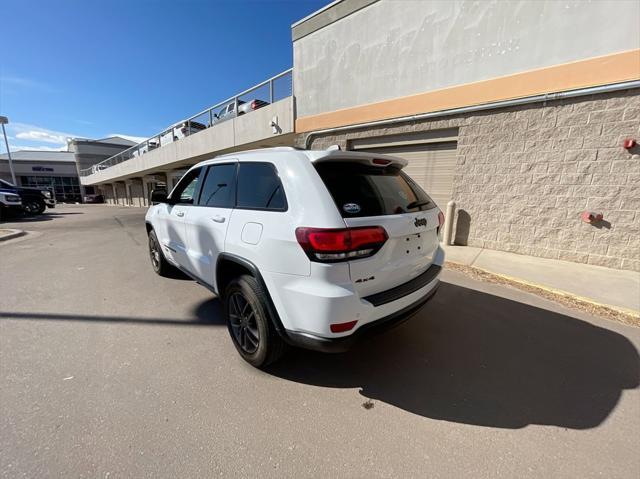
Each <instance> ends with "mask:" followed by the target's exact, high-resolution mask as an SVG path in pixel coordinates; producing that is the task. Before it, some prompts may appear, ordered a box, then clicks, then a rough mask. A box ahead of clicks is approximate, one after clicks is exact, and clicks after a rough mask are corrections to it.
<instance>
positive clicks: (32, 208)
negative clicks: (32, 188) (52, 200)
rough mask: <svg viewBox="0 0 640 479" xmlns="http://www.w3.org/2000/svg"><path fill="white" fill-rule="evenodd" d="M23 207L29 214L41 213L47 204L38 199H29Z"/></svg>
mask: <svg viewBox="0 0 640 479" xmlns="http://www.w3.org/2000/svg"><path fill="white" fill-rule="evenodd" d="M23 209H24V210H25V211H26V212H27V213H29V214H30V215H41V214H42V213H44V211H45V210H46V209H47V205H46V204H45V203H44V201H43V200H40V199H37V198H36V199H29V200H27V201H26V202H25V203H24V205H23Z"/></svg>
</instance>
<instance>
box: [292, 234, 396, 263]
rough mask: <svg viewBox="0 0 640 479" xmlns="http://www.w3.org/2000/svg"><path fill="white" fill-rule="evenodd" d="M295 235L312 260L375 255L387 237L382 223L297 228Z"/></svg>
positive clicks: (346, 258) (337, 259)
mask: <svg viewBox="0 0 640 479" xmlns="http://www.w3.org/2000/svg"><path fill="white" fill-rule="evenodd" d="M296 239H297V240H298V243H300V246H302V249H303V250H304V251H305V252H306V253H307V256H309V259H311V260H312V261H323V262H335V261H345V260H350V259H357V258H366V257H367V256H371V255H374V254H375V253H377V252H378V250H379V249H380V248H381V247H382V245H383V244H384V243H385V242H386V241H387V239H388V236H387V232H386V231H385V230H384V228H383V227H382V226H365V227H361V228H344V229H324V228H305V227H301V228H297V229H296Z"/></svg>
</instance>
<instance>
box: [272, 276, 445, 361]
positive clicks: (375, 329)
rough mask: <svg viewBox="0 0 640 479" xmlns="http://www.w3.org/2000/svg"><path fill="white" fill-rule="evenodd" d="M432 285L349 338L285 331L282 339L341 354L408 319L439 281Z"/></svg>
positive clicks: (425, 300)
mask: <svg viewBox="0 0 640 479" xmlns="http://www.w3.org/2000/svg"><path fill="white" fill-rule="evenodd" d="M433 283H434V284H433V285H432V287H431V289H429V291H428V293H427V294H426V295H425V296H423V297H422V298H420V299H419V300H417V301H415V302H414V303H412V304H410V305H409V306H406V307H404V308H402V309H401V310H399V311H396V312H394V313H392V314H390V315H388V316H385V317H383V318H380V319H378V320H376V321H373V322H370V323H367V324H365V325H363V326H361V327H360V328H358V329H357V330H356V331H355V332H354V333H353V334H351V335H349V336H341V337H337V338H325V337H322V336H316V335H314V334H310V333H303V332H298V331H286V333H285V334H284V335H283V338H284V340H285V341H286V342H287V343H288V344H290V345H291V346H295V347H299V348H304V349H311V350H314V351H320V352H323V353H342V352H345V351H348V350H349V349H351V347H352V346H353V345H354V344H355V343H356V342H358V341H360V340H362V339H363V338H366V337H370V336H373V335H375V334H378V333H382V332H384V331H387V330H389V329H391V328H393V327H395V326H398V325H399V324H401V323H403V322H405V321H406V320H408V319H410V318H411V317H412V316H413V315H414V314H416V313H417V312H418V311H420V309H422V307H423V306H424V305H425V304H426V303H427V302H428V301H429V300H430V299H431V298H433V296H434V295H435V293H436V291H437V289H438V286H440V280H439V279H437V278H436V279H435V280H434V281H433Z"/></svg>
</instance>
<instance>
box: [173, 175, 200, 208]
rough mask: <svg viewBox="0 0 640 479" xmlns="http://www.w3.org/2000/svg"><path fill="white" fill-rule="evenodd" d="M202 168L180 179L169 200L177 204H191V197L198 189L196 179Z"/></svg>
mask: <svg viewBox="0 0 640 479" xmlns="http://www.w3.org/2000/svg"><path fill="white" fill-rule="evenodd" d="M201 170H202V168H196V169H194V170H191V171H190V172H188V173H187V174H186V175H185V176H183V177H182V178H180V181H179V182H178V184H177V185H176V187H175V188H174V190H173V191H172V192H171V198H172V199H176V200H177V203H185V204H193V197H194V195H195V194H196V190H197V187H198V178H199V177H200V171H201Z"/></svg>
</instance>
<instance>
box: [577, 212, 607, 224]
mask: <svg viewBox="0 0 640 479" xmlns="http://www.w3.org/2000/svg"><path fill="white" fill-rule="evenodd" d="M580 217H581V218H582V221H584V222H585V223H597V222H599V221H602V219H603V218H604V216H602V213H592V212H591V211H583V212H582V214H581V215H580Z"/></svg>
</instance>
